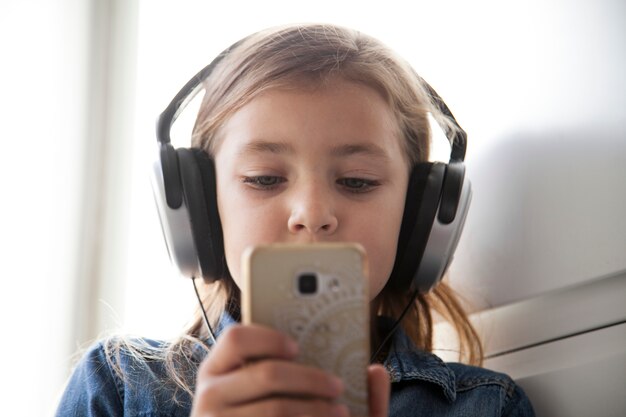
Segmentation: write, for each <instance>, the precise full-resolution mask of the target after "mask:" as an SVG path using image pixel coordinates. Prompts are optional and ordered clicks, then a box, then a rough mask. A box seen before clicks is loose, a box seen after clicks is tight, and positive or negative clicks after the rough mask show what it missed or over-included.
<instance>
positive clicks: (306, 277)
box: [298, 274, 317, 294]
mask: <svg viewBox="0 0 626 417" xmlns="http://www.w3.org/2000/svg"><path fill="white" fill-rule="evenodd" d="M298 291H299V292H300V294H315V293H316V292H317V276H316V275H315V274H301V275H300V276H299V277H298Z"/></svg>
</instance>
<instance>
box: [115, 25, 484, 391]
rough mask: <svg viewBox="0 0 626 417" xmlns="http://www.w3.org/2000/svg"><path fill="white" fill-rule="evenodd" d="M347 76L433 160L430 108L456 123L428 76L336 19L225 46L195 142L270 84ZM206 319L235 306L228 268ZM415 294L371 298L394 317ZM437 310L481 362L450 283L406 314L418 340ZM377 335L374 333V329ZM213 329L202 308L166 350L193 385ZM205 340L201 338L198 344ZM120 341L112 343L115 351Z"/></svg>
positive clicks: (413, 154)
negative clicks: (198, 354)
mask: <svg viewBox="0 0 626 417" xmlns="http://www.w3.org/2000/svg"><path fill="white" fill-rule="evenodd" d="M337 79H340V80H345V81H348V82H353V83H358V84H361V85H365V86H368V87H370V88H373V89H374V90H375V91H377V92H378V93H379V94H380V95H381V96H382V97H383V98H384V99H385V100H386V102H387V104H388V105H389V106H390V108H391V109H392V111H393V113H394V114H395V117H396V121H397V124H398V128H399V131H400V133H401V136H402V137H403V138H404V143H403V146H404V150H405V152H406V155H407V160H408V162H409V164H410V165H411V166H412V165H413V164H415V163H417V162H421V161H426V160H428V155H429V145H430V137H431V133H430V125H429V118H428V115H429V114H431V115H432V117H433V118H434V119H435V120H436V121H437V122H439V124H441V125H442V126H443V127H444V130H446V131H448V132H446V133H449V132H450V130H454V129H456V128H457V127H456V125H455V124H454V123H452V122H451V121H449V120H448V119H447V118H446V117H445V116H444V115H443V114H442V113H441V112H440V110H439V109H438V107H437V106H436V105H435V104H434V103H433V100H432V98H431V97H430V95H429V94H428V93H427V90H426V87H425V84H424V82H423V80H422V79H421V78H420V77H419V76H418V75H417V74H416V73H415V72H414V71H413V70H412V68H411V67H410V66H409V65H408V64H407V63H406V62H405V61H404V60H402V59H401V58H400V57H399V56H397V55H396V54H395V53H393V52H392V51H391V50H390V49H389V48H387V47H386V46H384V45H383V44H382V43H381V42H380V41H378V40H376V39H374V38H372V37H369V36H367V35H364V34H362V33H360V32H357V31H354V30H350V29H346V28H342V27H337V26H331V25H298V26H289V27H283V28H275V29H270V30H266V31H262V32H259V33H256V34H254V35H251V36H249V37H248V38H246V39H244V40H243V41H241V42H240V43H239V44H237V45H236V46H235V47H233V48H231V50H230V51H229V52H227V53H226V54H224V56H223V57H222V58H221V60H220V61H219V62H218V63H217V64H216V65H215V68H214V69H213V72H212V73H211V75H210V76H209V77H208V78H207V80H206V81H205V96H204V99H203V102H202V104H201V107H200V111H199V113H198V117H197V120H196V124H195V127H194V131H193V137H192V146H194V147H197V148H202V149H204V150H205V151H206V152H207V153H208V154H209V155H212V156H213V155H214V154H215V150H216V147H217V146H218V145H219V141H220V139H221V138H220V127H221V126H222V125H223V124H224V122H225V121H226V120H228V118H229V117H231V116H232V115H233V114H234V113H235V112H236V111H237V110H238V109H240V108H241V107H242V106H244V105H245V104H246V103H248V102H249V101H250V100H252V99H253V98H255V97H256V96H258V95H259V94H261V93H263V92H264V91H266V90H269V89H274V88H282V89H304V88H307V89H314V88H323V87H324V85H326V84H327V83H329V82H331V81H334V80H337ZM202 291H203V293H204V294H203V300H204V303H205V307H206V310H207V315H208V317H209V320H210V321H211V322H212V323H213V324H214V325H215V324H216V323H218V321H219V318H220V316H221V314H222V313H223V312H224V311H225V310H227V311H229V312H231V313H235V314H236V312H237V311H238V306H239V291H238V289H237V286H236V285H235V284H234V282H233V280H232V278H231V277H230V276H226V277H222V279H220V280H218V281H216V282H214V283H212V284H207V285H205V286H203V289H202ZM411 302H413V298H412V294H408V293H392V292H391V290H389V289H388V288H385V289H383V290H382V292H381V293H380V294H379V296H378V297H377V298H376V300H375V302H374V303H373V306H374V308H375V310H376V313H377V314H378V315H384V316H388V317H391V318H394V319H397V318H398V317H399V315H400V313H401V311H402V310H403V309H404V307H405V306H406V305H407V304H408V303H411ZM433 311H434V312H437V313H438V314H440V315H441V316H442V317H443V319H445V320H447V321H449V322H450V323H451V324H452V326H453V327H454V329H455V330H456V332H457V334H458V336H459V341H460V343H459V345H460V346H459V348H460V357H461V360H463V361H465V362H468V363H470V364H476V365H480V364H481V363H482V346H481V343H480V339H479V336H478V334H477V332H476V331H475V330H474V328H473V327H472V325H471V323H470V321H469V320H468V317H467V314H466V312H465V311H464V309H463V307H462V304H461V302H460V301H459V298H458V296H457V295H455V293H454V292H453V291H452V289H451V288H450V287H449V286H448V285H447V284H446V283H445V282H442V283H440V284H439V285H438V286H437V287H435V289H434V290H433V291H431V292H430V293H428V294H424V295H419V296H418V297H417V299H415V301H414V306H413V308H412V310H410V311H409V313H408V314H407V315H406V316H405V318H404V319H403V322H402V326H403V329H404V330H405V331H406V333H407V334H408V336H409V337H410V338H411V339H412V340H413V342H414V343H415V345H416V346H417V347H418V348H420V349H423V350H426V351H432V349H433V317H432V312H433ZM375 336H376V335H375ZM207 337H208V335H207V333H206V330H205V328H204V326H203V323H202V316H201V314H200V311H198V314H197V315H196V317H195V319H194V320H193V321H192V322H191V323H190V325H189V326H188V328H187V329H186V331H185V333H184V335H183V336H182V337H181V338H180V339H178V340H177V341H175V342H174V343H172V344H171V345H170V346H169V347H168V348H167V351H166V352H165V353H164V355H165V363H166V366H167V369H168V370H169V373H170V377H171V379H172V380H174V381H175V382H176V383H177V385H178V386H179V387H180V388H182V389H184V390H185V391H188V392H189V393H192V385H193V381H189V378H186V377H185V375H189V374H190V373H189V372H188V369H187V368H188V367H187V365H188V364H189V363H190V357H191V356H190V355H191V352H192V349H194V346H195V349H197V346H198V345H199V344H198V343H197V342H198V340H206V338H207ZM200 345H201V344H200ZM116 351H118V349H117V348H115V347H114V348H112V349H110V352H111V357H113V356H114V354H115V352H116Z"/></svg>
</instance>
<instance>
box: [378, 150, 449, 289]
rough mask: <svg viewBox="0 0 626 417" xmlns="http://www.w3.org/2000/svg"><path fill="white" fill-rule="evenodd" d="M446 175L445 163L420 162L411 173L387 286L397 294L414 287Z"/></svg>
mask: <svg viewBox="0 0 626 417" xmlns="http://www.w3.org/2000/svg"><path fill="white" fill-rule="evenodd" d="M444 176H445V164H442V163H439V162H435V163H431V162H423V163H418V164H416V165H415V166H414V167H413V169H412V170H411V175H410V176H409V184H408V188H407V195H406V200H405V203H404V215H403V218H402V226H401V227H400V235H399V238H398V249H397V254H396V262H395V264H394V267H393V271H392V273H391V277H390V278H389V282H388V284H387V285H388V286H389V287H391V288H393V289H394V290H396V291H401V292H404V291H407V290H409V289H412V288H413V287H414V285H415V283H414V281H415V280H414V277H415V273H416V271H417V268H418V266H419V265H420V262H421V260H422V256H423V254H424V249H425V248H426V244H427V242H428V236H429V235H430V229H431V227H432V224H433V220H434V218H435V216H436V214H437V209H438V208H439V197H440V195H441V188H442V186H443V179H444Z"/></svg>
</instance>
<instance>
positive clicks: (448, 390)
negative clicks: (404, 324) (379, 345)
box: [384, 328, 456, 402]
mask: <svg viewBox="0 0 626 417" xmlns="http://www.w3.org/2000/svg"><path fill="white" fill-rule="evenodd" d="M392 340H393V341H392V344H391V348H390V350H389V354H388V355H387V359H385V362H384V366H385V368H387V372H389V375H390V377H391V382H392V383H398V382H402V381H414V380H419V381H424V382H427V383H431V384H434V385H436V386H438V387H440V388H441V390H442V391H443V394H444V396H445V397H446V399H447V400H448V401H449V402H453V401H454V400H455V399H456V376H455V374H454V372H453V371H452V369H450V368H449V367H448V366H447V365H446V364H445V363H444V362H443V361H442V360H441V359H440V358H439V357H438V356H436V355H434V354H432V353H429V352H424V351H422V350H419V349H417V348H416V347H415V345H414V344H413V342H412V341H411V339H409V337H408V336H407V335H406V333H404V331H402V329H401V328H398V329H397V330H396V332H395V334H394V335H393V339H392Z"/></svg>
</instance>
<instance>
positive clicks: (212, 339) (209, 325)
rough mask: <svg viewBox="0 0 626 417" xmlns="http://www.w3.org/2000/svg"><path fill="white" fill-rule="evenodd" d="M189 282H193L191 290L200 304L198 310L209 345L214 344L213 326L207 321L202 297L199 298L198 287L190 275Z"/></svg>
mask: <svg viewBox="0 0 626 417" xmlns="http://www.w3.org/2000/svg"><path fill="white" fill-rule="evenodd" d="M191 282H193V291H194V292H195V293H196V298H197V299H198V304H199V305H200V310H201V311H202V317H203V318H204V324H205V325H206V328H207V331H208V333H209V338H210V339H211V345H212V346H214V345H215V343H217V342H216V338H215V333H213V328H212V327H211V324H210V323H209V318H208V317H207V315H206V311H205V310H204V304H203V303H202V299H201V298H200V293H199V292H198V287H197V286H196V278H195V277H191Z"/></svg>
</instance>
